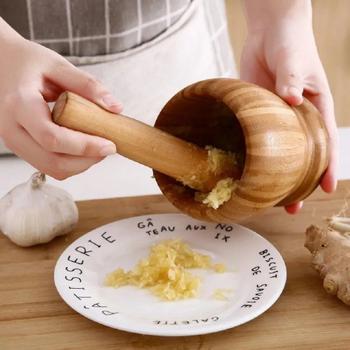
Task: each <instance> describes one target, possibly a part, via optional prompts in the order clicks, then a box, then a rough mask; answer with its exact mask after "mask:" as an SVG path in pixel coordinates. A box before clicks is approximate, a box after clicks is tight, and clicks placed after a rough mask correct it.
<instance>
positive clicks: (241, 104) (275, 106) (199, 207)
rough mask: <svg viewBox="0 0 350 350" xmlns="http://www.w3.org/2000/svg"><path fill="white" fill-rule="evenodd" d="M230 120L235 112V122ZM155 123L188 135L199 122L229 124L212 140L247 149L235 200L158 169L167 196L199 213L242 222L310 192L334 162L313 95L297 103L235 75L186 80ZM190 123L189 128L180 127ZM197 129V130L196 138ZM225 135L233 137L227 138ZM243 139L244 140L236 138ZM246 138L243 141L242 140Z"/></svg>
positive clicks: (219, 126)
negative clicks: (196, 192)
mask: <svg viewBox="0 0 350 350" xmlns="http://www.w3.org/2000/svg"><path fill="white" fill-rule="evenodd" d="M230 119H236V121H235V122H232V124H231V125H230V124H229V121H230ZM155 126H156V127H158V128H161V129H163V130H167V131H168V132H173V133H174V135H175V136H177V137H181V138H183V137H185V138H186V140H187V141H190V142H197V143H199V144H200V145H203V144H206V142H207V134H204V133H203V134H201V137H202V139H199V135H198V132H197V128H198V126H200V127H201V128H202V129H205V128H207V130H208V131H207V133H211V130H212V127H213V126H214V127H216V128H217V129H218V130H222V134H218V135H217V139H213V137H210V142H212V143H211V145H213V146H215V147H218V145H217V142H218V143H219V145H220V147H221V148H223V149H226V150H228V151H233V152H235V153H238V154H239V153H241V152H242V150H241V147H243V148H244V149H243V151H244V154H245V157H244V158H245V159H244V169H243V173H242V176H241V178H240V179H239V181H238V182H237V186H236V187H235V189H234V190H233V193H232V195H231V198H230V200H229V201H227V202H226V203H224V204H223V205H222V206H220V207H219V208H218V209H212V208H209V207H207V206H206V205H205V204H202V203H200V202H197V201H196V200H195V198H194V196H193V191H191V190H189V189H185V188H181V187H180V186H179V184H178V183H176V181H174V180H173V179H171V178H169V177H167V176H164V175H163V174H160V173H159V172H155V177H156V180H157V182H158V185H159V187H160V189H161V190H162V192H163V193H164V194H165V196H166V197H167V198H168V199H169V200H170V202H172V203H173V204H174V205H175V206H176V207H178V208H179V209H180V210H182V211H183V212H185V213H187V214H189V215H191V216H193V217H195V218H199V219H203V220H208V221H216V222H239V221H241V220H242V219H243V218H246V217H249V216H251V215H254V214H255V213H256V212H258V211H259V210H261V209H264V208H268V207H272V206H274V205H278V204H280V205H287V204H292V203H294V202H297V201H299V200H302V199H304V198H306V197H307V196H308V195H309V194H310V193H311V192H312V191H313V190H314V189H315V187H316V186H317V185H318V183H319V180H320V178H321V175H322V174H323V172H324V171H325V169H326V167H327V164H328V135H327V132H326V129H325V126H324V124H323V121H322V118H321V116H320V114H319V112H318V111H317V109H316V108H315V107H314V106H313V105H312V104H311V103H310V102H308V101H307V100H305V101H304V103H303V104H302V105H301V106H298V107H290V106H289V105H288V104H286V103H285V102H284V101H283V100H282V99H280V98H279V97H278V96H276V95H275V94H273V93H272V92H270V91H268V90H266V89H263V88H261V87H259V86H257V85H254V84H249V83H246V82H243V81H240V80H235V79H209V80H204V81H201V82H198V83H195V84H193V85H191V86H188V87H186V88H185V89H183V90H182V91H180V92H179V93H178V94H176V95H175V96H174V97H173V98H172V99H171V100H170V101H169V102H168V103H167V104H166V105H165V107H164V108H163V109H162V111H161V112H160V114H159V117H158V119H157V121H156V124H155ZM185 126H186V127H188V130H186V135H185V136H184V135H182V130H183V129H182V128H181V127H185ZM191 130H194V137H193V138H192V134H191ZM222 138H224V139H227V142H228V144H226V145H225V144H224V145H223V144H222ZM236 138H238V139H239V141H237V142H236V141H231V139H232V140H235V139H236ZM240 139H241V140H240Z"/></svg>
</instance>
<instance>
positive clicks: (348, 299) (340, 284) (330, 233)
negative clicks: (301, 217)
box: [305, 216, 350, 305]
mask: <svg viewBox="0 0 350 350" xmlns="http://www.w3.org/2000/svg"><path fill="white" fill-rule="evenodd" d="M328 222H329V225H328V227H327V228H320V227H317V226H314V225H312V226H310V227H309V228H308V229H307V230H306V240H305V247H306V248H307V249H308V250H309V251H310V252H311V254H312V256H313V258H312V265H313V267H314V268H315V270H316V271H318V272H319V273H320V276H321V277H322V278H323V287H324V289H325V290H326V292H327V293H329V294H331V295H337V297H338V298H339V299H340V300H341V301H342V302H343V303H345V304H346V305H350V218H345V217H338V216H334V217H332V218H330V219H329V220H328Z"/></svg>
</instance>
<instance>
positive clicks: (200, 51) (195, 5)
mask: <svg viewBox="0 0 350 350" xmlns="http://www.w3.org/2000/svg"><path fill="white" fill-rule="evenodd" d="M0 16H2V17H3V18H4V19H5V20H6V21H7V22H8V23H9V24H10V25H12V26H13V27H14V29H16V30H17V31H18V32H19V33H21V34H22V35H23V36H24V37H26V38H28V39H31V40H33V41H36V42H38V43H40V44H42V45H44V46H47V47H49V48H51V49H53V50H55V51H57V52H58V53H60V54H61V55H63V56H64V57H66V58H67V59H68V60H69V61H71V62H72V63H73V64H75V65H77V66H79V67H80V68H81V69H83V70H85V71H87V72H89V73H91V74H93V75H94V76H96V77H97V78H98V79H99V80H101V81H102V82H103V83H104V84H105V85H106V86H107V87H108V88H109V89H110V90H111V92H112V93H113V94H114V95H115V97H116V98H117V99H119V100H120V101H121V102H122V103H123V105H124V107H125V108H124V111H123V113H124V114H126V115H129V116H131V117H134V118H137V119H139V120H141V121H144V122H146V123H149V124H153V123H154V121H155V118H156V116H157V115H158V113H159V111H160V109H161V108H162V106H163V105H164V104H165V103H166V101H167V100H168V99H169V98H171V96H173V95H174V94H175V93H176V92H177V91H179V90H180V89H182V88H183V87H184V86H186V85H188V84H191V83H193V82H195V81H198V80H202V79H207V78H211V77H218V76H235V75H236V70H235V65H234V62H233V57H232V53H231V47H230V44H229V39H228V33H227V26H226V13H225V4H224V1H223V0H192V1H191V0H16V1H13V0H1V1H0ZM0 152H1V145H0Z"/></svg>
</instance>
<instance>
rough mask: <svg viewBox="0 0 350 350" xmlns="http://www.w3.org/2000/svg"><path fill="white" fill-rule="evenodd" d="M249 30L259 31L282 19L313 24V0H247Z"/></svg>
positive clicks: (246, 11)
mask: <svg viewBox="0 0 350 350" xmlns="http://www.w3.org/2000/svg"><path fill="white" fill-rule="evenodd" d="M244 9H245V16H246V21H247V27H248V31H258V30H260V29H262V28H266V27H269V26H273V25H274V24H275V23H277V22H280V21H293V22H294V23H295V21H298V22H299V23H300V22H303V23H304V24H306V25H312V6H311V0H263V1H261V0H245V1H244Z"/></svg>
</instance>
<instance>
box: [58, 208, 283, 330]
mask: <svg viewBox="0 0 350 350" xmlns="http://www.w3.org/2000/svg"><path fill="white" fill-rule="evenodd" d="M169 215H170V216H178V217H179V216H180V217H182V218H186V219H188V220H194V221H199V222H204V223H206V224H216V223H215V222H206V221H201V220H198V219H195V218H192V217H189V216H187V215H185V214H182V213H154V214H152V213H149V214H144V215H137V216H130V217H127V218H122V219H119V220H114V221H111V222H109V223H106V224H104V225H101V226H97V227H95V228H93V229H92V230H90V231H88V232H86V233H84V234H82V235H81V236H79V237H78V238H76V239H75V240H74V241H72V242H70V244H69V245H68V246H66V247H65V249H64V250H63V251H62V252H61V253H60V255H59V257H58V258H57V260H56V263H55V268H54V276H53V277H54V285H55V288H56V290H57V292H58V294H59V295H60V297H61V299H62V300H63V301H64V302H65V303H66V305H68V306H69V307H70V308H71V309H73V310H74V311H75V312H77V313H78V314H79V315H81V316H83V317H85V318H87V319H89V320H91V321H93V322H95V323H98V324H102V325H103V326H106V327H109V328H112V329H116V330H119V331H124V332H128V333H134V334H141V335H151V336H163V337H186V336H196V335H205V334H211V333H217V332H220V331H224V330H229V329H233V328H236V327H238V326H241V325H242V324H245V323H247V322H249V321H252V320H254V319H256V318H258V317H259V316H261V315H262V314H264V313H265V312H266V311H267V310H269V309H270V308H271V307H272V306H273V305H274V304H275V303H276V302H277V300H278V299H279V298H280V296H281V295H282V293H283V291H284V289H285V286H286V283H287V266H286V263H285V261H284V259H283V256H282V254H281V253H280V252H279V250H278V249H277V248H276V247H275V245H274V244H272V243H271V242H270V241H269V240H267V239H266V238H265V237H263V236H262V235H260V234H259V233H257V232H255V231H253V230H252V229H250V228H248V227H245V226H243V225H241V224H238V223H230V225H234V226H237V227H239V228H240V229H243V230H245V231H249V232H250V234H252V235H253V236H257V237H259V239H261V240H263V241H265V242H267V243H268V244H269V246H271V247H273V249H274V251H275V252H274V253H277V255H278V257H279V259H280V261H281V263H282V268H283V269H282V270H281V272H282V273H281V280H280V285H279V289H277V290H275V291H274V292H272V294H271V296H270V298H269V299H268V302H265V303H264V304H263V306H261V307H260V308H258V309H255V310H254V311H253V310H252V311H251V312H250V313H248V314H247V315H246V316H245V317H242V318H241V319H240V321H239V322H237V321H236V322H232V323H230V322H229V320H227V321H225V322H221V323H218V324H216V323H214V324H207V325H205V326H204V327H200V328H194V327H189V328H181V329H179V328H158V329H157V330H156V331H152V330H154V328H152V327H151V326H150V327H147V329H146V330H142V329H141V328H137V327H134V328H131V327H127V326H123V321H119V322H118V321H117V324H116V325H111V324H110V323H108V322H104V319H102V320H100V319H99V320H96V319H95V318H94V317H92V316H90V315H89V314H85V313H82V310H81V309H80V308H79V307H78V305H77V303H73V305H72V304H70V303H68V301H67V300H66V299H65V297H64V295H63V293H61V290H60V288H59V283H58V274H59V272H58V268H59V264H60V261H61V260H62V259H63V256H64V255H65V253H66V251H68V249H69V248H70V247H71V246H72V245H73V244H75V243H77V241H79V240H80V239H83V238H84V237H85V236H87V235H90V234H94V233H95V231H97V230H105V229H108V227H109V226H113V225H114V224H116V223H119V222H121V221H128V220H131V219H141V218H148V217H150V216H152V217H163V216H169ZM119 323H120V324H119Z"/></svg>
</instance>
